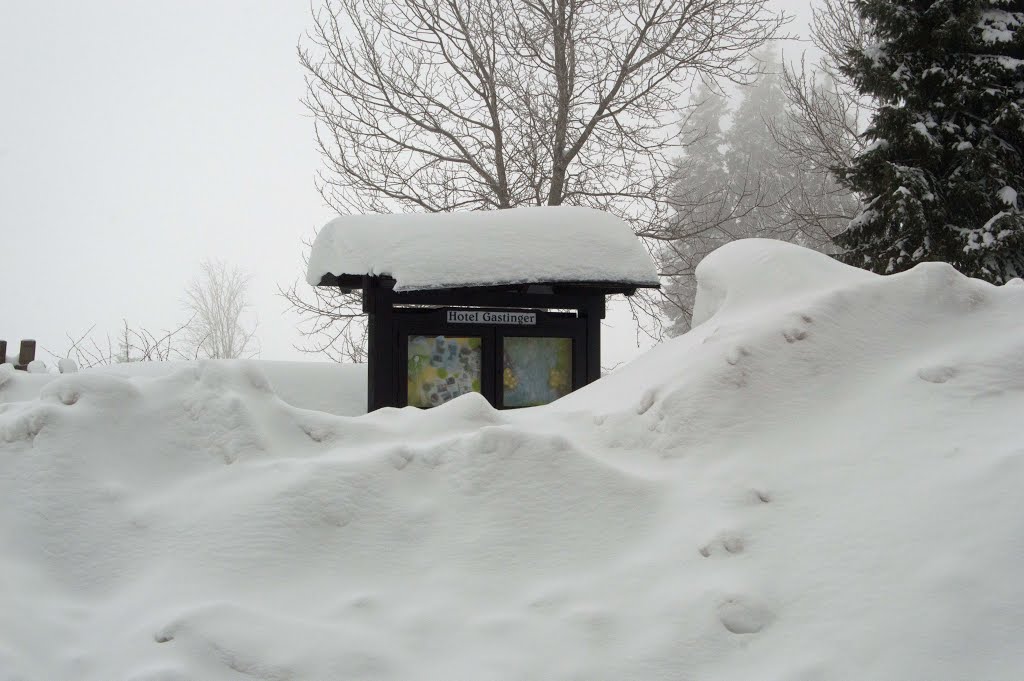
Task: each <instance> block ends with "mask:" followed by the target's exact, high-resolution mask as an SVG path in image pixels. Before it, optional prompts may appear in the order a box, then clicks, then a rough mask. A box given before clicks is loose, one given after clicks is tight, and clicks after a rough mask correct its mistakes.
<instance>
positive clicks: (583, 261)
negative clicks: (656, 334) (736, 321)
mask: <svg viewBox="0 0 1024 681" xmlns="http://www.w3.org/2000/svg"><path fill="white" fill-rule="evenodd" d="M325 274H333V275H339V276H340V275H343V274H354V275H364V274H371V275H387V276H391V277H393V278H394V279H395V280H396V285H395V290H399V291H400V290H416V289H434V288H448V287H458V286H489V285H498V284H518V283H526V282H580V283H582V282H615V283H624V284H635V285H638V286H654V285H657V283H658V274H657V271H656V270H655V267H654V263H653V262H652V261H651V258H650V256H649V255H648V254H647V251H646V250H645V249H644V247H643V244H641V243H640V241H639V240H638V239H637V238H636V236H635V235H634V234H633V232H632V230H630V228H629V226H628V225H627V224H626V223H625V222H623V221H622V220H621V219H619V218H617V217H615V216H614V215H611V214H609V213H605V212H602V211H598V210H594V209H590V208H579V207H575V206H543V207H531V208H512V209H508V210H500V211H498V210H495V211H474V212H462V213H419V214H404V215H345V216H342V217H338V218H335V219H334V220H331V221H330V222H328V223H327V224H326V225H325V226H324V228H323V229H321V230H320V233H319V234H318V235H317V237H316V241H315V242H314V243H313V251H312V253H311V254H310V257H309V267H308V270H307V277H306V279H307V281H308V282H309V283H310V284H312V285H314V286H315V285H317V284H319V283H320V279H321V277H323V276H324V275H325Z"/></svg>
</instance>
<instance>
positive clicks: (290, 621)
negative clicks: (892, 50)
mask: <svg viewBox="0 0 1024 681" xmlns="http://www.w3.org/2000/svg"><path fill="white" fill-rule="evenodd" d="M700 275H701V292H702V293H701V295H702V296H704V297H706V296H708V295H710V296H711V297H712V299H713V300H711V301H710V302H709V300H708V299H705V300H703V301H701V306H703V307H702V309H703V310H705V315H704V318H703V323H702V324H701V325H700V326H699V327H697V328H695V329H694V330H693V331H692V332H691V333H689V334H687V335H685V336H683V337H681V338H678V339H675V340H673V341H671V342H668V343H665V344H663V345H662V346H660V347H658V348H656V349H655V350H653V351H652V352H650V353H648V354H647V355H645V356H643V357H641V358H640V359H639V360H637V361H636V362H634V363H633V364H631V365H630V366H627V367H625V368H624V369H622V370H620V371H618V372H616V373H614V374H612V375H611V376H609V377H607V378H605V379H602V380H601V381H599V382H597V383H596V384H594V385H592V386H590V387H588V388H586V389H584V390H581V391H578V392H577V393H574V394H572V395H570V396H569V397H567V398H565V399H563V400H560V401H558V402H556V403H554V404H552V405H549V406H547V407H540V408H534V409H527V410H521V411H516V412H497V411H494V410H493V409H491V408H490V406H489V405H488V404H487V403H486V402H485V401H484V400H483V399H481V398H480V397H479V396H477V395H467V396H464V397H461V398H459V399H456V400H454V401H452V402H450V403H448V404H445V405H443V406H441V407H438V408H436V409H434V410H430V411H426V412H420V411H417V410H415V409H403V410H394V409H386V410H381V411H378V412H375V413H373V414H370V415H366V416H362V417H359V418H344V417H336V416H330V415H327V414H321V413H316V412H312V411H308V410H302V409H297V408H295V407H293V406H290V405H288V404H287V403H285V402H284V401H282V400H280V399H278V398H277V397H276V396H275V395H274V393H273V391H272V389H271V386H270V384H271V381H269V380H267V378H266V375H265V372H264V371H261V370H260V368H259V366H258V365H252V364H217V363H209V364H203V365H200V366H195V367H189V368H187V369H185V370H181V371H176V372H173V373H171V374H169V375H165V376H161V377H153V378H149V379H140V378H134V379H129V378H121V377H115V376H109V375H95V374H90V373H89V372H82V373H78V374H71V375H66V376H61V377H58V378H55V379H52V380H50V381H49V382H48V383H47V384H45V385H44V386H43V387H42V388H41V394H38V396H36V397H33V398H31V399H28V398H26V399H21V400H18V401H7V402H6V403H5V404H2V405H0V498H3V499H4V504H3V506H0V546H3V547H4V550H3V552H2V553H0V575H2V576H3V579H0V602H2V603H3V604H4V607H3V608H0V679H4V680H5V681H6V680H13V679H19V680H32V681H35V680H40V681H49V680H51V679H71V678H74V679H84V680H93V679H95V680H107V679H112V678H118V679H122V678H123V679H132V680H134V681H158V680H159V681H170V680H175V681H183V680H185V679H196V678H199V679H204V681H206V680H214V681H216V680H218V679H224V680H228V679H231V680H238V679H246V678H251V679H310V680H317V681H319V680H320V679H425V680H430V679H437V680H443V681H450V680H452V679H487V680H489V681H490V680H498V679H643V680H645V681H648V680H666V681H668V680H672V681H677V680H678V679H701V680H702V681H703V680H707V679H711V680H714V679H723V680H724V679H736V680H739V679H780V680H781V679H793V680H811V679H814V680H819V679H835V680H837V681H838V680H844V681H845V680H847V679H857V680H858V681H871V680H877V681H883V680H885V681H891V680H892V679H951V680H952V679H986V680H994V681H1000V680H1004V679H1005V680H1010V679H1017V678H1019V677H1020V670H1021V669H1024V648H1022V647H1021V646H1020V645H1019V642H1020V640H1021V638H1022V636H1024V620H1022V619H1021V617H1020V612H1021V611H1022V609H1024V582H1022V581H1021V580H1020V578H1019V566H1020V565H1021V564H1024V517H1022V516H1021V514H1020V513H1019V508H1018V507H1019V502H1018V498H1019V490H1020V487H1021V485H1022V483H1024V447H1022V446H1021V444H1020V435H1019V427H1018V425H1017V424H1018V421H1019V418H1020V413H1021V411H1022V408H1024V329H1022V327H1021V326H1020V324H1019V316H1020V315H1019V312H1020V310H1021V307H1022V304H1024V285H1021V284H1020V282H1013V283H1011V284H1008V285H1006V286H1003V287H999V288H997V287H993V286H990V285H988V284H984V283H981V282H978V281H973V280H969V279H965V278H963V277H962V276H960V275H959V274H957V273H956V272H954V271H952V270H951V269H950V268H948V267H946V266H943V265H934V264H932V265H924V266H918V267H917V268H915V269H913V270H911V271H909V272H906V273H903V274H899V275H893V276H890V277H885V278H882V277H878V276H876V275H870V274H868V275H865V274H862V273H859V272H856V271H853V270H850V269H848V268H846V267H845V266H843V265H839V264H837V263H834V262H832V261H829V260H823V259H821V258H820V257H819V256H818V255H817V254H815V253H812V252H810V251H804V250H801V249H797V248H794V247H791V246H786V245H780V244H775V243H773V242H764V241H751V242H740V243H737V244H734V245H731V246H727V247H725V248H723V249H721V250H720V251H717V252H716V253H714V254H712V256H710V258H709V259H708V260H707V261H706V262H705V263H704V264H702V266H701V268H700ZM769 288H770V289H771V290H770V291H769V290H767V289H769ZM31 378H33V377H28V376H14V377H12V376H11V372H7V373H0V401H2V400H5V399H6V398H5V395H6V391H8V390H10V389H11V388H12V383H13V387H14V388H17V384H18V383H19V382H21V381H22V380H29V379H31Z"/></svg>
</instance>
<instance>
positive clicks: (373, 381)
mask: <svg viewBox="0 0 1024 681" xmlns="http://www.w3.org/2000/svg"><path fill="white" fill-rule="evenodd" d="M393 305H394V301H393V299H392V292H391V290H390V289H388V288H385V287H383V286H381V285H380V282H379V280H378V279H375V278H370V277H367V278H366V280H365V281H364V284H363V309H364V310H365V311H366V312H367V314H369V319H368V320H367V328H366V343H367V346H368V347H367V354H366V360H367V362H368V363H369V366H367V374H366V380H367V391H366V408H367V411H374V410H376V409H380V408H381V407H397V406H398V405H397V404H396V403H395V399H396V396H397V391H398V384H397V381H398V378H397V373H396V365H395V362H396V361H397V358H396V355H397V354H400V353H401V351H402V348H399V347H398V338H397V336H396V335H395V318H394V313H393V310H392V306H393Z"/></svg>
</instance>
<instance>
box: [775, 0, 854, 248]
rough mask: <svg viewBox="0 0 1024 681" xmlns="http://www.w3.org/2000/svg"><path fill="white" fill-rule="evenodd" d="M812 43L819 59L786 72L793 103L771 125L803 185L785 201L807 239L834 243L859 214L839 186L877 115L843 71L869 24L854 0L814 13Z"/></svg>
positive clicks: (825, 1)
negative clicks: (865, 130)
mask: <svg viewBox="0 0 1024 681" xmlns="http://www.w3.org/2000/svg"><path fill="white" fill-rule="evenodd" d="M812 12H813V16H812V21H811V42H812V43H813V45H814V46H815V47H816V48H817V50H818V51H819V52H820V54H821V57H820V59H819V60H818V62H817V64H815V65H814V66H812V67H809V66H808V65H807V62H806V59H805V57H803V56H802V57H801V59H800V63H799V65H797V64H789V65H786V66H784V67H783V73H782V76H783V77H782V88H783V91H784V92H785V94H786V99H787V100H788V103H789V105H788V106H787V109H786V115H785V116H784V117H782V118H781V119H776V120H772V121H767V125H768V127H769V130H770V131H771V133H772V136H773V137H774V138H775V141H776V143H777V144H778V146H779V148H780V150H781V154H780V157H779V163H780V164H784V165H786V166H788V167H790V168H792V169H794V170H795V172H796V173H797V174H799V175H800V177H801V178H802V181H801V182H799V183H797V184H796V185H795V186H794V191H793V192H792V193H791V194H790V195H789V196H787V197H786V209H787V211H788V212H789V214H790V215H791V216H792V219H793V223H794V224H795V225H796V226H797V227H798V228H799V229H801V230H802V231H804V232H805V233H806V234H814V235H825V236H827V237H828V238H829V246H831V244H830V242H831V237H834V236H835V235H837V234H838V233H839V232H841V231H843V230H844V229H846V226H847V225H848V224H849V221H850V219H851V218H852V217H853V215H854V214H855V213H856V210H857V199H856V197H854V196H852V195H851V194H850V191H849V190H848V189H846V188H844V187H843V186H841V185H840V184H839V182H838V181H837V180H836V172H837V171H839V170H841V169H845V168H849V167H850V164H851V162H852V160H853V158H854V157H855V156H856V155H857V154H858V153H859V152H860V150H861V149H862V144H863V142H862V138H861V137H860V131H861V130H862V129H863V126H864V124H865V123H866V121H867V119H868V118H869V117H870V115H871V113H872V112H873V111H874V102H872V101H871V100H870V99H868V98H866V97H864V96H863V95H861V94H860V93H859V92H858V90H857V88H856V87H855V86H854V84H853V83H852V82H850V80H849V78H848V77H847V76H846V75H844V67H845V66H846V65H847V64H848V63H849V59H850V55H851V54H853V53H854V52H855V51H856V50H857V49H858V48H863V47H864V46H865V45H866V43H867V40H868V35H869V34H868V31H869V26H868V24H867V22H866V21H865V20H864V19H863V18H862V17H861V16H860V14H859V13H858V12H857V11H856V9H855V8H854V5H853V3H852V2H850V0H822V3H821V4H820V5H819V6H817V7H815V8H814V9H813V10H812Z"/></svg>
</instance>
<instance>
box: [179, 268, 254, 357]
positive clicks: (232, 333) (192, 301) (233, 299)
mask: <svg viewBox="0 0 1024 681" xmlns="http://www.w3.org/2000/svg"><path fill="white" fill-rule="evenodd" d="M248 285H249V277H248V275H246V274H245V273H243V272H242V271H241V270H240V269H238V268H237V267H231V266H228V265H227V264H226V263H224V262H223V261H220V260H204V261H203V262H201V263H200V274H199V276H197V277H196V278H194V279H193V280H192V281H191V282H190V283H189V285H188V287H187V288H186V289H185V307H186V308H187V309H188V311H189V312H190V313H192V321H191V322H190V323H189V324H188V326H187V328H186V334H187V337H188V341H189V343H190V346H191V347H192V348H194V349H195V350H194V352H195V355H196V356H197V357H205V358H207V359H237V358H239V357H252V356H254V355H255V354H256V353H257V352H258V348H257V346H256V340H255V336H256V325H255V323H252V322H248V321H247V320H246V319H245V318H244V316H245V314H246V312H247V309H248V307H249V303H248V300H247V298H246V289H247V287H248Z"/></svg>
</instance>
